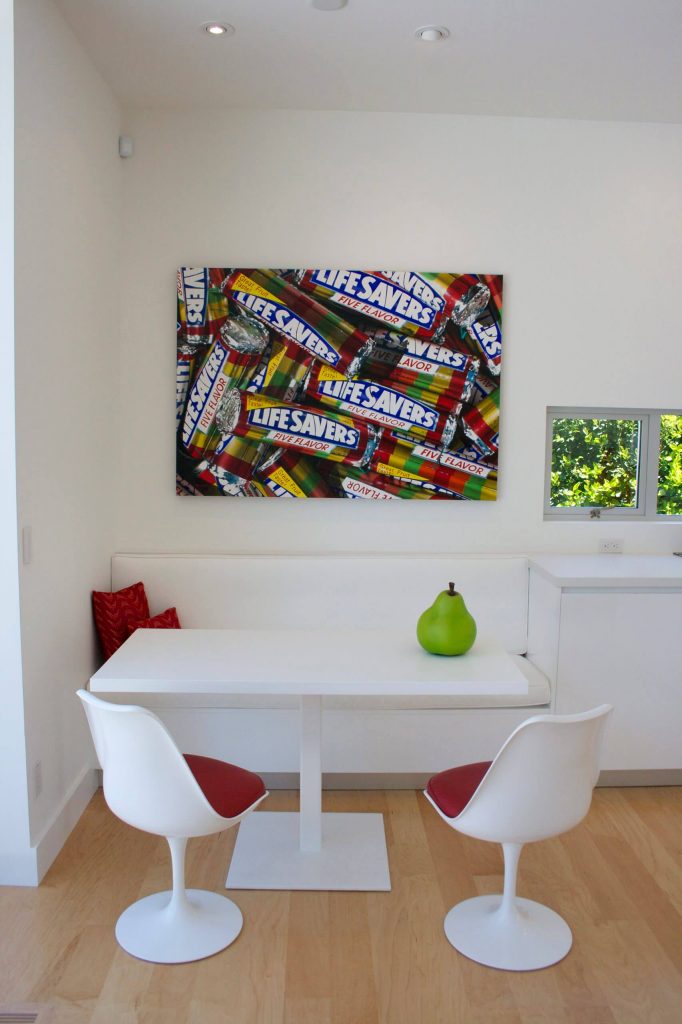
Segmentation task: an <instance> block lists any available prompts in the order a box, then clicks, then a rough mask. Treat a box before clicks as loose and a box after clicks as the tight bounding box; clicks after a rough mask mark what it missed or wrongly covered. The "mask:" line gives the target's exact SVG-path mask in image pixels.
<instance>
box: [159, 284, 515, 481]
mask: <svg viewBox="0 0 682 1024" xmlns="http://www.w3.org/2000/svg"><path fill="white" fill-rule="evenodd" d="M501 359H502V278H501V277H500V276H496V275H487V274H455V273H445V272H443V273H434V272H415V271H402V270H401V271H393V270H333V269H302V270H267V269H247V268H244V269H240V268H225V267H181V268H180V270H179V271H178V279H177V382H176V411H177V417H176V427H177V477H176V489H177V493H178V494H182V495H223V496H238V497H266V498H279V497H294V498H356V499H357V498H365V499H371V500H379V501H385V500H395V499H400V498H415V499H421V500H434V499H436V500H451V501H462V500H469V501H491V500H494V499H495V497H496V494H497V463H498V453H499V433H498V425H499V408H500V372H501Z"/></svg>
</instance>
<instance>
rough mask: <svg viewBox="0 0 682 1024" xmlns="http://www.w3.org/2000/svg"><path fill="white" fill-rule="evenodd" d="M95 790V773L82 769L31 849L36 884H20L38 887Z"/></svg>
mask: <svg viewBox="0 0 682 1024" xmlns="http://www.w3.org/2000/svg"><path fill="white" fill-rule="evenodd" d="M97 787H98V778H97V773H96V772H95V769H94V768H90V767H89V766H87V765H86V766H85V767H84V768H82V769H81V771H80V773H79V775H78V776H77V778H76V779H75V781H74V782H73V783H72V785H71V786H70V787H69V790H68V791H67V793H66V795H65V796H64V799H63V800H62V802H61V804H60V805H59V807H58V808H57V810H56V811H55V813H54V814H53V815H52V818H51V820H50V821H49V823H48V824H47V825H46V827H45V829H44V830H43V833H42V835H41V836H40V838H39V839H38V841H37V842H36V844H35V846H34V848H33V849H34V850H35V865H36V880H35V881H34V882H28V883H24V884H28V885H38V884H39V883H40V881H41V880H42V878H43V877H44V875H45V873H46V872H47V870H48V868H49V867H50V865H51V864H52V862H53V861H54V859H55V857H56V856H57V854H58V853H59V851H60V850H61V848H62V846H63V845H64V843H65V842H66V840H67V839H68V838H69V835H70V834H71V831H72V829H73V828H74V826H75V825H76V823H77V822H78V819H79V818H80V816H81V814H82V813H83V811H84V810H85V808H86V807H87V805H88V804H89V802H90V800H91V799H92V796H93V794H94V793H95V792H96V791H97Z"/></svg>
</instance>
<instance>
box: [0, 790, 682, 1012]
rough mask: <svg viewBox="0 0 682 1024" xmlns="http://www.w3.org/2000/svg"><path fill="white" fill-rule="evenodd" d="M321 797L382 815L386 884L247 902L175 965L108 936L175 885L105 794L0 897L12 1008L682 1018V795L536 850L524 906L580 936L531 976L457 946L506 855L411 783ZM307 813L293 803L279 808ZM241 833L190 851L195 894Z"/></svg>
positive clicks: (149, 842)
mask: <svg viewBox="0 0 682 1024" xmlns="http://www.w3.org/2000/svg"><path fill="white" fill-rule="evenodd" d="M324 805H325V809H326V810H373V811H382V812H383V813H384V817H385V822H386V831H387V836H388V842H389V856H390V864H391V876H392V882H393V890H392V892H390V893H366V894H363V893H277V892H274V893H271V892H238V893H236V894H235V895H234V899H235V901H236V902H237V903H238V904H239V906H240V907H241V909H242V911H243V913H244V919H245V924H244V930H243V931H242V933H241V935H240V937H239V938H238V939H237V941H236V942H235V943H234V945H233V946H231V947H230V948H229V949H226V950H224V951H223V952H222V953H219V954H218V955H217V956H214V957H211V958H210V959H208V960H203V961H201V962H199V963H196V964H183V965H180V966H176V967H162V966H155V965H152V964H147V963H143V962H141V961H138V960H135V959H133V958H132V957H129V956H127V955H126V954H125V953H123V952H122V950H120V949H119V948H118V947H117V945H116V942H115V940H114V931H113V929H114V923H115V920H116V917H117V915H118V914H119V913H120V912H121V910H122V909H123V908H124V907H125V906H127V905H128V904H129V903H131V902H133V901H134V900H135V899H137V898H138V897H140V896H141V895H146V894H147V893H150V892H153V891H155V890H158V889H163V888H166V887H167V885H168V881H169V862H168V856H167V847H166V844H165V842H164V841H163V840H159V839H156V838H154V837H151V836H147V835H144V834H142V833H139V832H136V831H134V830H133V829H131V828H128V827H127V826H125V825H123V824H121V822H119V821H117V820H116V819H115V818H114V817H113V816H112V815H111V814H110V813H109V811H108V810H107V808H106V806H105V805H104V802H103V800H102V796H101V793H99V794H97V795H96V796H95V798H94V799H93V801H92V802H91V804H90V806H89V807H88V809H87V811H86V813H85V814H84V816H83V818H82V819H81V821H80V822H79V824H78V826H77V828H76V829H75V831H74V833H73V834H72V836H71V838H70V840H69V842H68V844H67V845H66V847H65V848H64V850H63V851H62V854H61V855H60V857H59V859H58V860H57V862H56V863H55V864H54V866H53V867H52V869H51V870H50V872H49V874H48V875H47V877H46V878H45V880H44V882H43V884H42V885H41V886H40V888H38V889H11V888H6V889H0V951H1V959H0V968H1V976H0V1011H4V1012H7V1011H8V1010H9V1009H10V1008H11V1009H14V1010H16V1009H23V1010H34V1011H38V1021H39V1024H43V1022H45V1024H137V1022H140V1024H157V1022H158V1024H175V1022H178V1024H180V1022H182V1024H184V1022H187V1024H214V1022H215V1024H218V1022H220V1024H261V1022H263V1024H265V1022H267V1024H375V1022H376V1024H379V1022H381V1024H479V1022H480V1024H512V1022H513V1024H517V1022H523V1024H526V1022H528V1024H545V1022H547V1024H569V1022H570V1024H614V1022H617V1024H634V1022H647V1024H668V1022H669V1024H680V1022H682V980H681V971H682V872H681V866H682V857H681V853H682V788H678V789H671V788H666V789H663V788H661V789H621V790H618V789H602V790H598V791H597V792H596V793H595V798H594V801H593V805H592V809H591V811H590V814H589V816H588V818H587V819H586V820H585V821H584V822H583V823H582V824H581V825H580V826H579V827H578V828H577V829H574V830H573V831H572V832H570V833H568V834H566V835H564V836H562V837H560V838H558V839H553V840H549V841H547V842H544V843H537V844H534V845H532V846H529V847H527V848H526V850H525V851H524V854H523V856H522V859H521V868H520V876H519V879H520V884H519V891H520V894H521V895H525V896H528V897H530V898H533V899H536V900H539V901H541V902H543V903H548V904H549V905H550V906H552V907H553V908H555V909H556V910H557V911H558V912H559V913H561V914H562V915H564V917H566V919H567V920H568V921H569V923H570V925H571V928H572V929H573V934H574V946H573V950H572V951H571V952H570V953H569V955H568V957H567V958H566V959H565V960H564V961H563V962H562V963H560V964H557V965H556V966H554V967H550V968H547V969H546V970H543V971H535V972H532V973H527V974H511V973H506V972H501V971H495V970H491V969H488V968H485V967H481V966H480V965H478V964H475V963H473V962H471V961H469V960H466V959H465V958H464V957H462V956H460V955H459V954H457V953H456V952H455V950H453V949H452V948H451V947H450V946H449V945H448V943H447V942H446V940H445V937H444V935H443V925H442V922H443V917H444V915H445V913H446V911H447V910H448V909H449V908H450V907H451V906H452V905H453V904H455V903H457V902H458V901H459V900H462V899H465V898H467V897H469V896H472V895H475V894H476V893H487V892H494V891H499V889H500V887H501V884H502V877H501V866H502V860H501V852H500V850H499V848H497V847H495V846H492V845H490V844H487V843H482V842H476V841H475V840H471V839H466V838H465V837H463V836H459V835H458V834H456V833H454V832H453V831H452V830H451V829H449V828H448V827H447V826H446V825H445V824H444V823H443V822H442V821H440V819H438V818H437V816H436V814H435V813H434V812H433V810H432V809H431V808H430V807H429V806H428V805H427V803H426V801H425V800H424V798H423V797H422V796H421V795H418V794H416V793H414V792H411V791H400V792H380V793H367V792H363V793H339V792H330V793H325V800H324ZM295 806H296V796H295V794H291V793H281V792H280V793H275V794H273V795H272V796H271V797H270V799H269V800H268V801H267V809H268V810H277V809H279V810H291V809H294V808H295ZM234 839H235V836H234V834H233V833H223V834H222V835H221V836H212V837H210V838H207V839H203V840H201V839H197V840H194V841H193V842H192V843H190V847H189V858H188V883H189V884H190V885H191V886H194V887H197V888H201V887H205V888H210V889H214V890H216V891H220V890H221V885H222V882H223V880H224V877H225V871H226V867H227V863H228V860H229V857H230V854H231V850H232V846H233V844H234ZM1 1019H2V1018H1V1017H0V1020H1Z"/></svg>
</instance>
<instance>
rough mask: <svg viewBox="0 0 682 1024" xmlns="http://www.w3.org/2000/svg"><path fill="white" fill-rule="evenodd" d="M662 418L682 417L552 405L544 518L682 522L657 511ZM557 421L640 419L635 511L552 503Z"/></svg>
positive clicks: (679, 413)
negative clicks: (556, 505) (553, 452)
mask: <svg viewBox="0 0 682 1024" xmlns="http://www.w3.org/2000/svg"><path fill="white" fill-rule="evenodd" d="M661 416H682V411H681V410H679V409H607V408H603V407H599V408H580V407H575V406H552V407H550V408H548V409H547V428H546V440H545V501H544V518H545V519H550V520H557V519H564V520H578V521H580V520H586V519H595V520H597V521H599V520H603V519H620V520H624V521H628V520H629V521H634V522H657V523H669V522H672V523H679V522H681V521H682V515H666V514H665V513H663V512H657V511H656V507H657V502H658V463H659V456H660V451H659V449H660V444H661ZM558 419H578V420H638V421H639V422H640V423H641V429H640V442H639V465H638V467H637V504H636V505H635V506H634V507H633V508H602V507H601V506H589V505H583V506H582V507H580V508H574V507H570V506H559V507H555V506H553V505H551V504H550V496H551V483H552V425H553V422H554V420H558Z"/></svg>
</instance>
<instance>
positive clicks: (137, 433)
mask: <svg viewBox="0 0 682 1024" xmlns="http://www.w3.org/2000/svg"><path fill="white" fill-rule="evenodd" d="M126 130H127V131H130V132H131V133H132V134H133V135H134V136H135V144H136V152H135V156H134V158H133V159H132V160H130V161H128V162H127V163H126V165H125V167H124V182H125V184H124V197H125V199H124V201H125V214H124V249H123V291H122V298H123V307H124V308H123V337H122V356H123V364H122V390H121V407H122V416H121V425H120V447H121V450H122V451H123V452H124V454H125V472H124V477H123V485H124V486H122V487H121V489H120V502H119V522H118V529H117V536H116V546H117V548H118V549H119V550H155V551H158V550H169V551H182V550H187V551H211V550H222V551H259V550H264V551H268V550H271V551H296V550H298V551H321V550H329V551H367V550H377V551H400V550H410V551H438V550H446V549H447V550H454V551H496V550H497V551H542V550H558V551H596V549H597V540H598V538H599V537H601V536H604V535H611V536H613V535H616V536H618V537H623V538H624V539H625V544H626V550H627V551H631V552H636V551H648V552H656V551H660V552H669V551H671V550H673V549H674V548H675V547H677V548H680V547H682V526H681V525H680V524H670V523H667V524H641V523H640V524H632V525H629V524H621V523H618V524H615V525H614V524H611V525H610V526H609V525H608V524H600V523H577V524H576V523H561V524H556V523H545V522H543V520H542V505H543V476H544V444H545V408H546V406H548V405H564V404H565V405H570V404H578V405H592V404H594V405H617V406H667V405H671V406H678V407H679V405H680V403H681V402H682V393H681V392H680V379H681V378H682V348H681V347H680V334H679V308H678V306H679V300H678V295H679V281H680V278H681V275H682V198H681V193H680V187H679V169H680V166H682V129H681V128H680V127H678V126H670V125H644V124H640V125H632V124H615V123H612V124H609V123H607V124H605V123H590V122H568V121H543V120H531V119H527V120H522V119H498V118H466V117H448V116H422V115H393V114H383V115H382V114H355V113H331V114H329V113H309V112H306V113H303V112H296V113H287V112H260V113H234V112H233V113H229V112H224V113H223V112H219V111H196V112H187V113H169V112H160V111H144V112H138V113H135V114H129V115H128V117H127V123H126ZM188 263H189V264H194V265H201V264H209V265H210V264H212V265H217V266H233V265H237V266H240V265H241V266H274V267H277V266H375V265H380V266H393V267H396V268H403V267H408V268H414V269H420V268H421V269H436V270H452V271H477V272H497V273H499V272H501V273H503V274H504V275H505V334H504V374H503V405H502V448H501V463H500V496H499V500H498V501H497V503H496V504H490V503H486V504H479V503H473V502H472V503H464V502H462V503H449V502H438V503H436V502H388V503H383V502H382V503H373V502H369V501H368V502H348V501H346V502H344V501H340V500H335V501H317V502H316V501H308V502H296V501H292V502H286V501H284V502H282V501H280V502H267V501H263V502H258V501H253V500H251V501H249V500H243V499H242V500H239V499H219V498H213V499H212V498H203V499H195V498H194V499H193V498H176V497H175V496H174V494H173V477H174V453H173V443H172V437H173V429H174V426H173V424H174V386H173V382H174V318H175V309H174V286H175V269H176V267H177V266H178V265H181V264H188Z"/></svg>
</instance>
